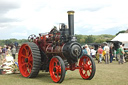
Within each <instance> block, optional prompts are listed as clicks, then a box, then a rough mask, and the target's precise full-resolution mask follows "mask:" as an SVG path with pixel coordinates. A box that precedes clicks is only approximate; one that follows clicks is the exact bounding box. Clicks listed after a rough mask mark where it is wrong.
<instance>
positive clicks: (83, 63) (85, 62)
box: [79, 56, 92, 79]
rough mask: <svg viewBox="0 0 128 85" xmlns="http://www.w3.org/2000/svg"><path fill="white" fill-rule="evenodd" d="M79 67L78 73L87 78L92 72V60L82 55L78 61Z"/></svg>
mask: <svg viewBox="0 0 128 85" xmlns="http://www.w3.org/2000/svg"><path fill="white" fill-rule="evenodd" d="M79 66H80V67H81V68H80V69H79V72H80V75H81V77H82V78H83V79H88V78H89V77H90V76H91V74H92V62H91V60H90V58H89V57H87V56H82V58H81V59H80V61H79Z"/></svg>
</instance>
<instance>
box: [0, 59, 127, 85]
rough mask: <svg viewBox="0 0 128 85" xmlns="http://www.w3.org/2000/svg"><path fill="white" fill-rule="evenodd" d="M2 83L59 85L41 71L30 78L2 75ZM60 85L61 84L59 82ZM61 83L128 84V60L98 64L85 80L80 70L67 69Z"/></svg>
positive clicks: (6, 84) (72, 84)
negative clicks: (90, 76) (91, 75)
mask: <svg viewBox="0 0 128 85" xmlns="http://www.w3.org/2000/svg"><path fill="white" fill-rule="evenodd" d="M0 85H57V83H54V82H53V81H52V79H51V77H50V75H49V73H45V72H41V71H40V73H39V75H38V76H37V77H36V78H32V79H28V78H24V77H22V75H21V74H11V75H0ZM58 85H59V84H58ZM61 85H128V62H127V63H124V64H120V65H119V64H118V63H117V61H114V62H113V63H111V64H104V63H102V64H98V63H97V62H96V74H95V76H94V78H93V79H92V80H83V79H82V78H81V76H80V74H79V70H75V71H67V72H66V76H65V79H64V81H63V82H62V83H61Z"/></svg>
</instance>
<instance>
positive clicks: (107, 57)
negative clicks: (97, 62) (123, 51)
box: [104, 43, 109, 64]
mask: <svg viewBox="0 0 128 85" xmlns="http://www.w3.org/2000/svg"><path fill="white" fill-rule="evenodd" d="M104 51H105V53H106V54H105V64H109V47H108V45H107V43H106V44H105V46H104Z"/></svg>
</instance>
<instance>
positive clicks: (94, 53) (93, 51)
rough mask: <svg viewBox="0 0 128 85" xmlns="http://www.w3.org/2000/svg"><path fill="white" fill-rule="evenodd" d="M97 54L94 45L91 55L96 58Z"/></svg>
mask: <svg viewBox="0 0 128 85" xmlns="http://www.w3.org/2000/svg"><path fill="white" fill-rule="evenodd" d="M95 55H96V51H95V50H94V48H93V47H92V48H91V56H92V57H93V58H95Z"/></svg>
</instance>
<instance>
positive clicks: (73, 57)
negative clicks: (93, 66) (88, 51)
mask: <svg viewBox="0 0 128 85" xmlns="http://www.w3.org/2000/svg"><path fill="white" fill-rule="evenodd" d="M63 55H64V56H65V57H66V58H67V59H68V61H69V62H77V60H78V58H79V57H80V56H81V55H82V48H81V46H80V44H79V43H78V42H68V43H66V44H65V45H64V47H63Z"/></svg>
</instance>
